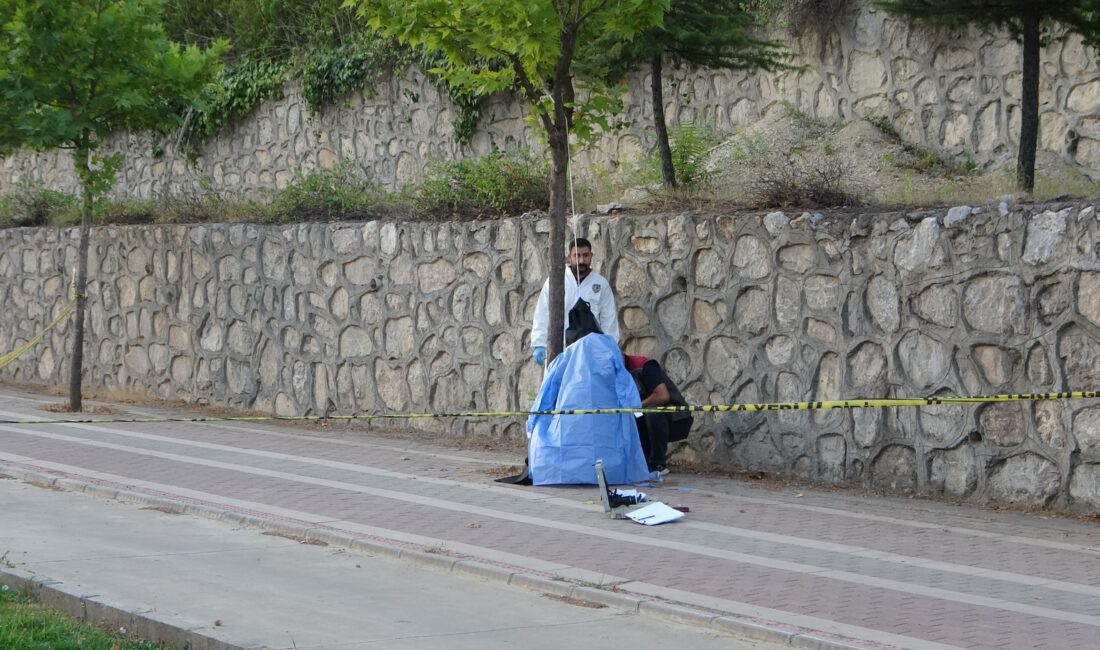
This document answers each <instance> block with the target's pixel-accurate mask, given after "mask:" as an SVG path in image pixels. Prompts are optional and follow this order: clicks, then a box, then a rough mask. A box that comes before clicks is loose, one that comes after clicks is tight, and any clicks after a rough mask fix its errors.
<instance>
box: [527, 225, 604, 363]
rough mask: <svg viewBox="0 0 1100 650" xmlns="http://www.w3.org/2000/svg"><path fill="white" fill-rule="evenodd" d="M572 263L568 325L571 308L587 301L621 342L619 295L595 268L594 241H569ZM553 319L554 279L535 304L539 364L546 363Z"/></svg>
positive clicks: (567, 292)
mask: <svg viewBox="0 0 1100 650" xmlns="http://www.w3.org/2000/svg"><path fill="white" fill-rule="evenodd" d="M566 259H567V260H568V264H567V266H566V269H565V327H566V328H568V327H569V310H570V309H572V308H573V306H574V305H576V304H577V300H578V299H580V300H584V301H586V302H587V303H588V305H589V307H590V308H591V309H592V314H593V315H594V316H595V317H596V320H597V321H599V324H600V329H601V330H603V333H604V334H606V335H608V336H610V337H611V340H612V341H615V342H616V343H618V341H619V318H618V314H617V313H616V309H615V296H614V295H613V294H612V293H611V285H610V284H609V283H608V282H607V278H605V277H603V276H602V275H600V274H599V273H596V272H595V271H593V270H592V243H591V242H590V241H588V240H587V239H583V238H577V239H573V240H570V242H569V255H568V257H567V258H566ZM549 320H550V280H549V279H547V280H546V282H544V283H543V285H542V293H540V294H539V302H538V305H537V306H536V307H535V321H534V323H533V324H532V325H531V351H532V356H533V358H534V360H535V363H536V364H537V365H540V366H541V365H543V364H544V363H546V330H547V325H548V322H549Z"/></svg>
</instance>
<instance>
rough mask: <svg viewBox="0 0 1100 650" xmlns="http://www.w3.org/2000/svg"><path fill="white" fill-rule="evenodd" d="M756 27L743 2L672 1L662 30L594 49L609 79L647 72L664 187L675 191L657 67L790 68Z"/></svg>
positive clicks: (786, 57)
mask: <svg viewBox="0 0 1100 650" xmlns="http://www.w3.org/2000/svg"><path fill="white" fill-rule="evenodd" d="M757 25H758V23H757V19H756V17H755V16H754V14H753V13H752V11H751V10H750V9H748V8H746V4H745V0H672V2H671V4H670V6H669V10H668V12H667V13H666V14H665V19H664V24H662V25H659V26H656V27H652V28H650V29H649V30H647V31H646V32H645V34H643V35H642V36H641V37H639V38H636V39H634V40H631V41H618V42H607V43H599V44H598V45H597V47H596V48H594V51H593V52H592V56H593V57H594V59H595V60H597V61H603V62H604V65H606V67H607V72H608V75H609V77H610V78H611V79H618V78H621V77H622V76H624V75H625V74H626V73H627V72H629V71H630V70H632V69H633V68H635V67H636V66H638V65H640V64H646V65H648V66H649V69H650V74H651V94H652V100H653V121H654V127H655V129H656V132H657V149H658V151H659V154H660V159H661V170H662V177H663V180H664V183H665V185H666V186H668V187H675V186H676V185H677V179H676V167H675V165H674V164H673V160H672V151H671V146H670V144H669V137H668V127H667V124H666V121H665V113H664V97H663V91H662V87H661V86H662V84H663V78H664V73H663V67H664V65H665V64H666V63H671V64H673V65H690V66H694V67H699V68H720V69H727V70H767V71H769V72H770V71H775V70H780V69H784V68H790V67H791V66H790V65H789V64H788V63H787V62H788V61H789V60H790V58H791V54H790V52H789V51H788V50H787V49H786V48H784V47H783V46H782V45H781V44H780V43H776V42H774V41H767V40H763V39H760V38H757V37H755V36H753V34H752V30H753V28H754V27H756V26H757Z"/></svg>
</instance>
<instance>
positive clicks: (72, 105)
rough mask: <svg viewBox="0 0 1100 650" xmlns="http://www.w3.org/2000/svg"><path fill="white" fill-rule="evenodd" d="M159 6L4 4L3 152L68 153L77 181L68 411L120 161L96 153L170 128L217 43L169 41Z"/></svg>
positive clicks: (15, 0)
mask: <svg viewBox="0 0 1100 650" xmlns="http://www.w3.org/2000/svg"><path fill="white" fill-rule="evenodd" d="M161 9H162V7H161V3H160V2H159V0H65V1H64V2H57V1H56V0H0V25H2V27H0V28H2V30H3V33H4V34H3V38H0V115H3V116H4V119H3V120H0V152H4V151H12V150H14V149H18V148H22V147H26V148H30V149H54V148H58V147H61V148H66V149H70V150H71V151H72V156H73V166H74V168H75V170H76V173H77V176H78V177H79V178H80V184H81V195H82V197H81V198H82V203H83V206H82V219H81V233H80V249H79V261H78V269H77V287H76V291H77V298H78V300H77V308H76V310H75V312H74V314H75V321H74V322H75V332H74V337H73V339H74V340H73V356H72V367H71V371H72V375H71V378H70V393H69V401H70V407H71V408H72V409H73V410H80V406H81V399H80V373H81V369H82V368H81V366H82V359H83V343H84V303H85V298H84V291H85V285H86V282H87V251H88V233H89V229H90V226H91V213H92V204H93V201H94V200H95V198H96V197H97V196H99V195H102V194H103V193H105V192H107V191H108V190H109V189H110V188H111V187H112V186H113V185H114V181H115V172H116V171H117V169H118V167H119V165H120V164H121V159H120V158H119V157H118V156H111V157H97V156H96V150H97V149H98V147H99V146H100V144H101V143H102V142H103V141H104V140H105V139H106V138H107V137H108V136H109V135H110V134H111V133H113V132H115V131H119V130H150V129H151V130H166V129H169V128H172V127H173V126H174V125H175V124H176V121H177V119H178V116H179V115H180V113H181V111H180V108H181V107H182V106H184V105H186V104H188V103H191V102H193V101H196V100H197V98H198V97H199V91H200V89H201V88H202V86H203V84H204V83H206V80H207V78H208V77H209V75H210V73H211V72H212V71H213V69H214V65H215V61H216V58H217V55H218V53H219V51H220V50H221V49H222V45H221V44H215V45H214V46H213V47H212V48H208V49H206V50H201V49H199V48H197V47H194V46H190V47H182V46H180V45H178V44H177V43H174V42H173V41H171V40H170V39H169V38H168V37H167V35H166V34H165V31H164V27H163V24H162V18H163V16H162V13H161Z"/></svg>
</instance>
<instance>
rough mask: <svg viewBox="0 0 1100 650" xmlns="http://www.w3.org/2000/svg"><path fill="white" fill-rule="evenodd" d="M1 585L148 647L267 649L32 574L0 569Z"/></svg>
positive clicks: (191, 649) (221, 649)
mask: <svg viewBox="0 0 1100 650" xmlns="http://www.w3.org/2000/svg"><path fill="white" fill-rule="evenodd" d="M0 584H4V585H7V586H8V587H10V588H12V589H25V590H27V591H28V592H30V593H31V594H33V596H34V598H35V600H37V601H38V602H40V603H42V604H43V605H46V606H47V607H50V608H52V609H56V610H58V611H60V612H61V613H63V614H65V615H67V616H70V617H72V618H75V619H79V620H81V621H85V622H87V623H90V624H92V625H96V626H103V627H107V628H110V629H114V630H126V632H125V635H127V636H133V637H135V638H139V639H143V640H145V641H149V642H151V643H159V644H163V645H167V646H173V647H179V648H187V649H188V650H268V648H267V646H242V645H238V644H235V643H231V642H229V641H226V640H224V639H219V638H217V637H215V636H211V635H210V634H208V633H207V632H205V631H204V630H205V628H190V629H188V628H186V627H185V626H184V625H183V624H181V623H173V622H172V621H170V620H164V619H161V618H158V617H157V616H156V615H155V614H154V612H151V611H134V610H135V609H138V608H136V607H134V606H132V605H125V604H122V603H119V604H112V603H110V602H107V601H106V600H102V599H101V596H99V595H96V594H82V593H79V592H77V591H74V590H73V588H72V587H70V586H68V585H66V584H64V583H61V582H57V581H54V580H49V579H42V578H36V577H34V576H33V575H31V574H28V573H25V572H22V571H19V570H16V569H7V568H0Z"/></svg>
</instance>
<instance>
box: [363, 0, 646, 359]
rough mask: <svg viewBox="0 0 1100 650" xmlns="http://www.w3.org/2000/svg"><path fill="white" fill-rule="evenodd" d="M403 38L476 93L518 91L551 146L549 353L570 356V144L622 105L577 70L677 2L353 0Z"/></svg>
mask: <svg viewBox="0 0 1100 650" xmlns="http://www.w3.org/2000/svg"><path fill="white" fill-rule="evenodd" d="M349 2H351V3H353V4H355V5H356V6H357V7H358V9H359V12H360V13H361V14H362V15H363V16H364V17H365V18H366V19H367V21H368V22H369V23H370V25H371V26H372V27H373V28H374V29H376V30H378V31H379V32H381V33H383V34H385V35H387V36H390V37H392V38H395V39H397V40H398V41H400V42H402V43H404V44H406V45H410V46H415V47H421V48H424V49H425V50H427V51H433V52H435V51H438V52H441V53H442V55H441V61H440V64H439V66H438V68H437V71H438V73H439V74H440V75H441V76H443V77H444V78H445V79H447V80H448V82H450V83H451V84H452V85H454V86H456V87H458V88H460V89H463V90H466V91H468V92H471V93H473V94H475V95H488V94H490V93H492V92H495V91H499V90H514V91H516V93H517V94H518V95H519V97H521V98H522V99H523V100H524V101H526V102H527V104H528V105H529V106H530V107H531V111H532V114H533V116H534V118H535V120H536V122H537V123H538V125H539V126H540V127H541V131H542V133H543V134H544V135H545V136H546V141H547V144H548V145H549V148H550V157H551V178H550V219H551V232H550V319H549V320H550V323H549V331H550V332H551V335H550V337H549V355H550V358H551V359H553V358H554V356H555V355H556V354H557V353H558V352H560V351H561V345H562V339H561V337H560V336H558V335H556V334H555V333H558V332H563V331H564V329H563V327H562V324H563V322H564V310H563V305H564V288H563V279H564V274H565V262H564V257H563V252H564V246H565V236H564V233H565V215H566V198H567V184H566V176H567V174H568V169H569V137H570V134H574V135H576V136H578V137H580V138H582V139H587V138H591V137H592V136H594V134H595V132H596V130H597V129H599V128H600V127H602V126H606V124H607V121H606V120H607V117H608V111H609V110H610V109H611V108H613V106H614V104H615V102H614V100H613V98H612V97H611V96H610V95H609V94H608V93H606V92H605V89H604V86H603V81H602V78H601V77H600V76H599V75H595V74H592V71H591V70H590V69H587V68H586V67H585V66H583V65H582V66H578V67H577V68H576V69H574V63H575V62H577V61H578V60H579V61H581V62H582V63H583V62H585V61H586V60H587V59H585V58H583V57H579V52H580V50H581V49H582V48H584V47H585V46H586V45H587V44H591V43H595V42H597V41H599V40H603V41H604V42H619V41H630V40H632V39H633V38H634V37H636V36H637V35H638V34H640V33H642V32H644V31H645V30H647V29H649V28H651V27H653V26H656V25H659V24H660V23H661V20H662V18H663V16H664V12H665V11H666V10H667V9H668V0H349Z"/></svg>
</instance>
